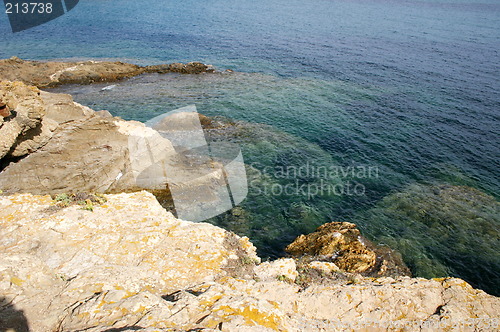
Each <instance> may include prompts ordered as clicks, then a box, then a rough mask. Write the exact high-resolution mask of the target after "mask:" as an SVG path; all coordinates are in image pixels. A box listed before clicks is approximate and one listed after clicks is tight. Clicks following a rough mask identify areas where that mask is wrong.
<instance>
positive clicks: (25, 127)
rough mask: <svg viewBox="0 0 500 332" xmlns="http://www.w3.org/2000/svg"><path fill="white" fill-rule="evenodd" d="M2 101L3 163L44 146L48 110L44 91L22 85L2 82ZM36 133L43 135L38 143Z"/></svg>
mask: <svg viewBox="0 0 500 332" xmlns="http://www.w3.org/2000/svg"><path fill="white" fill-rule="evenodd" d="M0 101H1V103H0V104H1V105H0V106H1V107H2V109H3V112H2V116H0V137H1V140H0V159H1V158H3V157H5V156H13V157H16V156H21V155H24V154H27V153H28V152H29V151H30V150H35V149H36V148H38V147H39V146H41V144H43V141H44V140H45V137H46V130H42V127H44V126H43V125H42V118H43V116H44V115H45V111H46V107H45V105H44V103H43V100H42V99H41V97H40V90H38V89H37V88H35V87H30V86H27V85H25V84H23V83H20V82H0ZM46 127H47V126H45V128H46ZM45 128H43V129H45ZM35 133H39V135H37V136H38V137H39V139H38V141H37V140H35V139H34V136H35V135H34V134H35Z"/></svg>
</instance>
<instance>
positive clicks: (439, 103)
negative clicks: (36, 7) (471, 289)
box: [0, 0, 500, 292]
mask: <svg viewBox="0 0 500 332" xmlns="http://www.w3.org/2000/svg"><path fill="white" fill-rule="evenodd" d="M0 36H1V37H0V58H8V57H11V56H14V55H15V56H19V57H21V58H25V59H39V60H43V59H89V58H91V59H118V60H124V61H129V62H134V63H138V64H156V63H165V62H175V61H180V62H187V61H202V62H205V63H210V64H213V65H215V66H216V67H218V68H219V69H221V70H225V69H232V70H235V71H237V72H240V73H236V74H232V75H229V74H224V75H215V76H207V75H201V76H181V75H170V74H169V75H147V76H141V77H137V78H134V79H131V80H128V81H124V82H120V83H118V84H117V87H116V88H115V89H112V90H108V91H101V88H102V87H103V86H101V85H94V86H87V87H78V86H73V87H64V88H60V89H58V91H63V92H68V93H71V94H73V95H74V97H75V99H76V100H77V101H79V102H81V103H83V104H86V105H88V106H91V107H93V108H95V109H107V110H109V111H111V112H112V113H114V114H116V115H119V116H121V117H123V118H125V119H135V120H139V121H146V120H148V119H150V118H152V117H154V116H156V115H158V114H160V113H162V112H166V111H168V110H171V109H174V108H178V107H182V106H186V105H189V104H193V103H194V104H196V105H197V107H198V110H199V111H200V112H202V113H204V114H206V115H210V116H216V115H222V116H226V117H229V118H232V119H235V120H244V121H248V122H251V123H256V124H266V125H270V126H271V127H269V130H271V131H272V130H276V131H277V133H275V134H273V135H274V136H273V135H271V136H272V137H271V136H266V135H267V134H262V135H261V137H265V138H266V139H267V140H269V141H271V140H273V139H275V140H276V141H278V142H279V140H281V141H282V144H279V143H275V142H274V141H273V142H274V143H269V142H267V143H266V139H264V138H262V140H261V141H260V142H253V143H252V144H247V145H245V148H244V153H245V159H246V160H248V161H251V162H252V163H254V164H255V163H260V165H261V166H263V165H264V166H265V165H271V166H276V165H291V164H293V165H300V164H301V163H302V164H304V163H306V162H311V163H313V164H318V165H341V166H349V165H361V166H366V167H376V168H378V169H379V174H378V177H377V178H371V179H359V178H358V179H357V180H358V181H359V182H360V183H361V184H363V185H364V186H365V188H366V192H365V194H364V195H362V196H357V197H347V196H345V195H344V196H342V197H326V198H325V197H322V198H321V199H319V198H317V199H312V200H311V199H308V198H305V197H284V198H283V199H276V201H274V199H275V198H274V197H268V196H266V195H260V196H259V195H257V194H254V195H253V196H252V195H251V196H250V197H249V198H248V199H247V201H246V202H245V203H244V208H246V209H248V210H249V211H250V212H251V213H252V216H249V217H248V218H249V219H250V220H251V222H250V226H248V225H247V226H245V227H243V226H241V225H239V224H238V225H235V223H234V222H226V223H225V224H224V222H221V223H222V224H224V225H225V226H227V227H229V228H232V229H234V230H236V231H239V232H240V233H243V234H248V235H250V237H251V238H252V240H253V241H254V242H256V243H257V244H258V245H259V246H260V249H261V253H262V254H263V255H269V256H274V255H279V251H280V248H282V246H283V245H284V244H286V242H287V241H289V240H290V239H293V237H294V236H295V235H297V234H298V233H300V232H303V231H310V230H311V229H313V228H314V226H317V225H319V224H321V223H324V222H326V221H329V220H332V219H335V220H351V221H354V222H359V223H360V226H361V227H363V223H365V226H364V228H366V230H367V232H370V227H367V226H366V223H369V222H370V221H369V219H370V218H377V216H376V214H375V212H373V213H372V214H370V213H371V212H370V211H372V209H374V210H373V211H375V210H376V211H379V210H377V209H378V206H379V205H378V204H379V203H380V202H381V199H382V198H383V197H388V196H390V195H391V194H394V193H397V192H401V191H403V192H404V191H405V190H407V189H405V188H408V186H410V185H413V184H417V185H418V184H422V185H429V184H452V185H467V186H471V187H474V188H477V189H480V190H481V191H483V192H485V193H487V194H489V195H492V196H493V197H495V199H498V195H499V192H500V190H499V188H500V179H499V176H498V169H499V166H500V143H499V142H500V140H499V134H500V130H499V128H500V126H499V119H500V3H499V2H498V1H497V0H477V1H470V0H448V1H430V0H427V1H391V0H387V1H382V0H371V1H370V0H364V1H363V0H351V1H348V0H329V1H327V0H308V1H304V0H302V1H296V0H287V1H282V0H267V1H263V0H255V1H250V2H249V1H229V0H218V1H210V0H207V1H192V0H191V1H189V0H188V1H183V2H179V1H158V0H152V1H148V2H146V3H144V2H137V1H131V0H121V1H109V0H101V1H91V0H88V1H85V0H82V1H80V4H79V5H78V6H77V7H75V9H73V10H72V11H70V12H69V13H68V14H66V15H64V16H62V17H60V18H58V19H56V20H54V21H52V22H49V23H47V24H45V25H42V26H39V27H36V28H34V29H31V30H28V31H24V32H20V33H16V34H12V33H11V32H10V30H9V27H8V25H7V17H6V15H5V14H0ZM255 130H257V129H255ZM281 132H283V133H284V134H280V133H281ZM269 135H270V134H269ZM276 137H278V138H276ZM285 141H286V142H285ZM247 143H248V142H247ZM245 144H246V143H245ZM308 144H309V145H308ZM305 145H307V147H306V148H304V146H305ZM291 159H293V160H292V161H290V160H291ZM410 192H411V190H410ZM423 192H426V191H425V190H423ZM268 201H269V202H271V203H269V206H266V202H268ZM290 206H293V207H297V206H299V207H300V209H299V210H300V211H299V212H297V213H296V214H297V215H295V214H294V213H295V212H293V211H292V212H293V213H292V212H290V209H291V208H290ZM485 208H486V207H485ZM490 208H491V207H487V209H488V212H487V213H486V212H485V213H483V212H481V213H479V212H478V215H480V217H477V218H476V219H478V218H479V219H480V218H482V219H484V218H486V220H487V221H488V222H489V223H490V224H491V225H493V229H496V233H495V234H496V235H495V236H494V241H493V243H494V244H495V243H496V244H497V246H496V247H497V248H498V247H499V246H500V240H499V235H498V229H499V226H500V216H499V215H498V214H499V209H498V201H497V203H496V205H495V204H494V206H493V210H490ZM292 210H293V209H292ZM294 211H295V210H294ZM304 211H306V212H307V213H306V212H304ZM311 211H312V212H311ZM366 211H368V212H366ZM491 211H493V212H491ZM366 213H368V217H367V214H366ZM377 213H378V212H377ZM485 215H486V217H485ZM370 216H371V217H370ZM252 218H253V219H252ZM356 218H359V220H356ZM444 218H445V219H446V217H444ZM262 219H265V220H266V222H262ZM353 219H354V220H353ZM382 219H383V218H381V219H380V220H382ZM482 219H481V220H482ZM366 220H368V221H366ZM374 220H375V219H374ZM384 220H385V219H384ZM273 225H274V226H273ZM304 225H305V226H304ZM388 227H389V226H388ZM375 233H376V232H373V233H372V235H373V239H374V240H376V241H381V242H383V240H382V239H381V238H379V237H377V236H375ZM369 235H370V234H369ZM412 236H415V239H416V241H417V240H418V241H421V242H422V241H424V240H423V239H424V238H425V237H422V238H418V235H412ZM495 239H496V240H495ZM495 241H496V242H495ZM389 242H390V241H389ZM391 243H392V242H391ZM488 243H489V242H488ZM392 245H394V246H396V247H397V246H398V244H397V243H396V244H394V243H392ZM402 250H403V249H402ZM419 250H420V249H419ZM471 250H473V249H471ZM417 251H418V250H417ZM471 254H475V253H474V252H472V253H471ZM477 254H478V253H477ZM406 255H412V253H411V251H409V252H408V250H407V253H406ZM418 255H424V256H426V259H427V258H429V259H430V260H431V261H432V260H435V261H437V260H439V257H437V256H439V255H437V254H435V253H433V252H432V248H423V249H421V251H419V252H416V253H415V257H417V256H418ZM488 255H490V256H491V257H488V259H489V261H488V262H490V263H491V266H490V267H489V270H488V271H489V272H491V275H492V276H493V277H491V278H489V279H488V280H478V279H477V277H474V278H476V279H471V278H472V277H469V279H468V280H469V281H470V282H472V283H473V284H475V285H479V286H481V287H484V288H488V289H489V290H490V291H491V292H493V291H492V290H493V289H495V288H496V289H499V288H500V287H497V286H498V282H499V273H500V272H499V271H498V267H499V266H500V265H499V264H500V257H499V256H498V254H497V255H496V256H495V255H494V254H491V253H488ZM408 261H411V260H408ZM439 262H440V264H445V265H447V266H451V265H453V262H451V263H450V262H449V261H447V262H445V263H443V259H441V260H440V261H439ZM456 263H457V264H458V262H456ZM486 265H487V264H486ZM488 266H489V265H488ZM412 268H413V270H414V272H415V273H416V274H420V275H425V276H432V274H433V273H434V274H436V276H437V274H440V273H441V274H443V273H446V272H443V269H440V268H437V267H434V268H429V269H427V270H425V269H420V270H419V267H418V264H416V265H415V266H413V265H412ZM467 268H469V267H467ZM424 270H425V271H424ZM429 271H430V272H429ZM437 271H439V272H437ZM449 271H451V270H449ZM449 271H448V273H450V274H455V275H459V276H462V277H464V278H466V279H467V277H468V276H467V274H463V273H462V272H460V271H458V272H457V271H451V272H449ZM495 276H496V277H495ZM495 278H496V279H495Z"/></svg>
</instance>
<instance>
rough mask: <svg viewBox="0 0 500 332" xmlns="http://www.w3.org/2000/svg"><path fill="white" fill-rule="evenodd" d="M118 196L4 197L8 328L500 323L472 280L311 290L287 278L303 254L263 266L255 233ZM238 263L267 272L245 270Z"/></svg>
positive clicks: (494, 306)
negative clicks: (93, 199) (89, 205)
mask: <svg viewBox="0 0 500 332" xmlns="http://www.w3.org/2000/svg"><path fill="white" fill-rule="evenodd" d="M106 198H107V202H105V203H103V204H102V205H100V206H95V207H94V211H93V212H91V211H86V210H82V208H81V206H79V205H73V206H70V207H66V208H60V207H57V206H56V202H54V201H53V200H52V199H51V198H50V197H49V196H32V195H29V194H22V195H14V196H3V197H0V253H1V254H0V330H1V331H4V330H8V329H14V330H16V331H27V328H28V326H29V329H30V330H31V331H33V332H47V331H68V332H69V331H88V332H97V331H99V332H101V331H116V330H118V329H120V331H137V330H141V331H188V330H191V329H197V328H198V329H205V330H206V331H210V330H222V331H256V332H260V331H297V332H298V331H352V330H355V331H368V330H369V331H388V330H394V331H415V330H423V331H439V330H444V328H445V327H451V326H452V325H453V324H455V325H457V324H458V325H457V326H459V328H458V330H459V331H469V330H474V329H476V330H478V331H494V330H495V328H498V320H499V312H500V300H499V299H498V298H496V297H494V296H490V295H488V294H486V293H484V292H483V291H480V290H475V289H473V288H472V287H471V286H470V285H468V284H467V283H466V282H464V281H462V280H460V279H437V280H426V279H420V278H409V277H403V278H399V279H396V280H395V279H392V278H379V279H372V278H360V279H358V280H357V281H356V283H350V284H349V283H346V282H339V281H337V282H335V281H332V280H330V281H329V280H327V279H325V280H324V282H320V283H315V284H312V285H311V286H309V287H307V288H303V287H301V286H299V285H297V284H295V283H293V282H292V281H290V280H288V279H286V280H281V281H280V280H277V278H276V276H277V275H287V274H288V275H289V276H292V277H293V276H294V275H297V273H298V272H297V271H296V269H295V267H294V266H295V263H294V262H293V260H290V259H280V260H277V261H275V262H267V263H263V264H261V265H260V266H257V267H254V265H253V263H252V262H254V261H257V260H258V257H257V256H256V254H255V248H254V247H253V245H252V244H251V243H250V242H249V241H248V239H246V238H240V237H237V236H235V235H234V234H232V233H229V232H227V231H224V230H223V229H220V228H218V227H215V226H212V225H210V224H206V223H192V222H188V221H183V220H178V219H176V218H174V217H173V216H172V215H171V214H170V213H168V212H166V211H165V210H164V209H163V208H162V207H161V206H160V205H159V204H158V202H157V201H156V199H155V198H154V196H152V195H151V194H149V193H146V192H138V193H132V194H118V195H106ZM237 268H242V269H246V270H245V271H246V272H248V271H250V272H252V271H251V270H252V269H253V270H254V271H253V273H254V274H253V275H254V276H257V278H256V277H253V278H252V275H251V274H252V273H250V272H249V273H247V274H249V276H248V277H247V278H241V277H235V271H234V270H235V269H237ZM289 279H292V278H289ZM460 324H461V325H460ZM467 324H469V325H467ZM460 326H462V327H460ZM467 326H468V327H467Z"/></svg>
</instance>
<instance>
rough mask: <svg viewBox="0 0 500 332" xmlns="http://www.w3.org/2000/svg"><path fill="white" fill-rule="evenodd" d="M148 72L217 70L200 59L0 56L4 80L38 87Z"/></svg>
mask: <svg viewBox="0 0 500 332" xmlns="http://www.w3.org/2000/svg"><path fill="white" fill-rule="evenodd" d="M145 72H150V73H168V72H176V73H183V74H200V73H212V72H215V70H214V68H213V67H212V66H209V65H205V64H202V63H200V62H190V63H187V64H182V63H174V64H165V65H155V66H147V67H141V66H138V65H134V64H130V63H124V62H109V61H80V62H56V61H52V62H40V61H27V60H22V59H19V58H17V57H12V58H10V59H4V60H0V80H8V81H22V82H24V83H26V84H32V85H35V86H37V87H54V86H57V85H61V84H91V83H95V82H114V81H118V80H121V79H124V78H129V77H133V76H137V75H140V74H142V73H145Z"/></svg>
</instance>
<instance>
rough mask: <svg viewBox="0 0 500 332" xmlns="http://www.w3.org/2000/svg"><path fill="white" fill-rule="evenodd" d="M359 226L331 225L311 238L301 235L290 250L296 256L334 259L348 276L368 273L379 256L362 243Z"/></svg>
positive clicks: (319, 229) (338, 223)
mask: <svg viewBox="0 0 500 332" xmlns="http://www.w3.org/2000/svg"><path fill="white" fill-rule="evenodd" d="M362 241H363V240H362V239H361V234H360V232H359V230H358V229H357V228H356V225H355V224H351V223H348V222H342V223H341V222H331V223H327V224H324V225H322V226H320V227H318V229H317V230H316V231H315V232H314V233H311V234H309V235H301V236H299V237H298V238H297V239H295V241H294V242H292V243H291V244H290V245H288V246H287V247H286V249H285V250H286V251H287V252H288V253H290V254H292V255H304V254H307V255H312V256H321V257H325V258H330V259H332V260H333V262H334V263H335V264H336V265H337V266H338V267H339V268H341V269H343V270H345V271H348V272H365V271H367V270H369V269H371V268H373V267H374V266H375V262H376V254H375V252H373V251H372V250H369V249H368V248H367V247H366V246H365V245H364V244H363V242H362Z"/></svg>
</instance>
